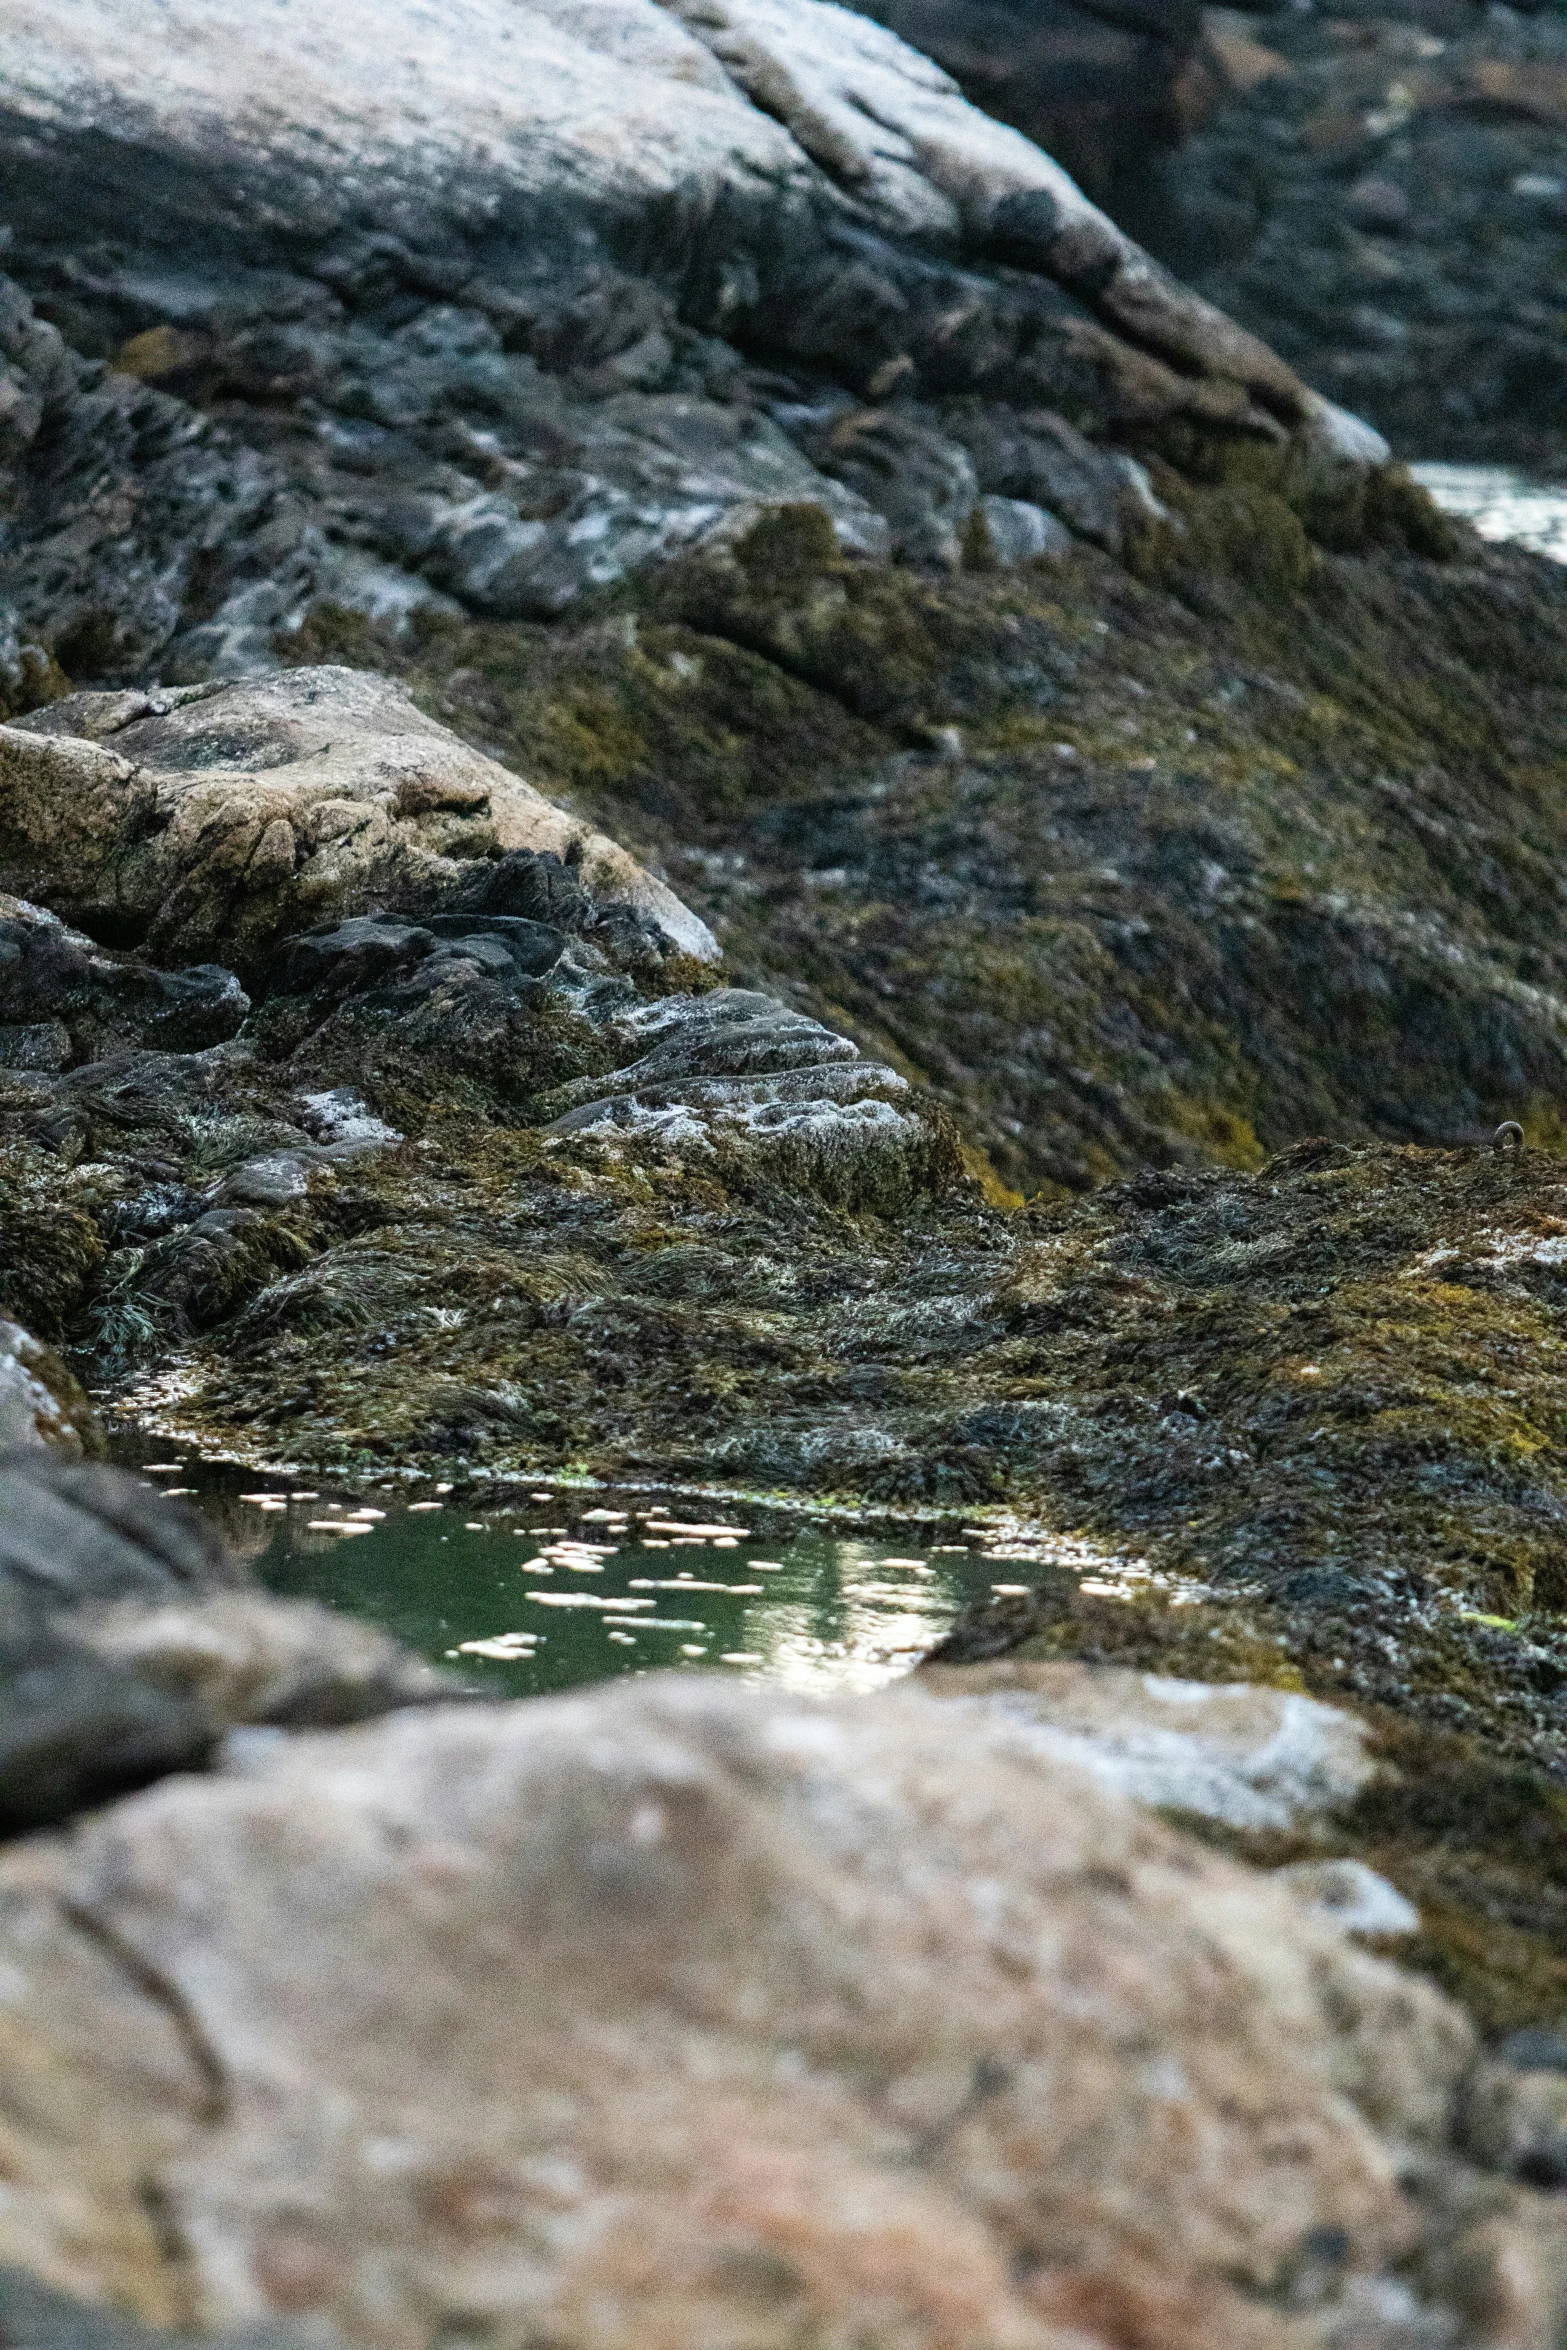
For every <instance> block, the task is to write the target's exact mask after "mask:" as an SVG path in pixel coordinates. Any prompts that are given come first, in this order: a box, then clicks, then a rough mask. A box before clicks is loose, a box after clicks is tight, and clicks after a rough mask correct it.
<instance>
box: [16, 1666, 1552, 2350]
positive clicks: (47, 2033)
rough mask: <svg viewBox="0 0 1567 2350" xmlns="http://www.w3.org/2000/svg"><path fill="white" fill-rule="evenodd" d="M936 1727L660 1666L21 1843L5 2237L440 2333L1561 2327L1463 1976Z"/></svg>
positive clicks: (149, 2274)
mask: <svg viewBox="0 0 1567 2350" xmlns="http://www.w3.org/2000/svg"><path fill="white" fill-rule="evenodd" d="M955 1726H956V1725H955V1718H954V1708H953V1706H952V1704H951V1703H950V1702H944V1703H939V1704H938V1703H937V1702H936V1701H934V1700H932V1699H931V1698H929V1697H926V1696H923V1695H921V1694H920V1693H919V1692H917V1691H909V1690H905V1691H901V1692H898V1693H896V1694H891V1695H888V1696H885V1697H881V1698H877V1699H875V1700H871V1701H865V1700H860V1701H851V1702H846V1703H842V1704H838V1705H828V1706H811V1705H807V1704H804V1703H802V1702H799V1701H796V1700H791V1699H788V1698H784V1697H776V1696H775V1697H767V1698H761V1697H758V1696H755V1695H748V1694H743V1693H739V1692H736V1691H734V1690H732V1689H723V1688H720V1687H718V1686H716V1685H714V1684H712V1683H708V1684H706V1685H697V1684H695V1683H691V1682H685V1683H682V1682H679V1681H677V1680H675V1679H673V1678H670V1679H662V1680H657V1679H656V1680H653V1681H651V1682H646V1683H643V1684H642V1685H640V1686H638V1687H634V1688H633V1687H630V1686H622V1687H620V1688H618V1689H615V1690H611V1691H601V1692H596V1693H593V1694H591V1695H585V1696H582V1697H573V1698H558V1699H552V1700H548V1701H541V1702H539V1703H535V1704H531V1705H526V1706H513V1707H503V1708H488V1707H487V1708H482V1709H473V1710H471V1711H466V1712H464V1713H462V1714H457V1715H454V1714H451V1713H439V1712H438V1713H433V1714H432V1713H421V1714H403V1715H400V1716H398V1717H396V1718H395V1719H393V1720H391V1721H389V1722H387V1723H385V1724H382V1725H379V1726H377V1727H375V1728H372V1729H367V1730H363V1731H356V1732H350V1733H347V1734H344V1735H341V1736H338V1737H334V1738H333V1739H331V1740H330V1741H322V1740H316V1739H305V1740H301V1741H295V1742H292V1743H290V1744H289V1745H288V1746H287V1747H285V1748H282V1749H279V1750H277V1751H275V1752H274V1751H268V1752H267V1753H266V1754H265V1755H264V1756H257V1757H255V1758H254V1759H252V1760H251V1761H250V1762H249V1763H248V1764H247V1765H246V1767H244V1768H240V1769H232V1770H230V1771H228V1772H226V1773H222V1774H220V1775H218V1776H217V1777H215V1778H208V1779H202V1780H181V1781H174V1782H170V1783H169V1784H167V1785H165V1786H164V1787H162V1788H161V1789H158V1790H155V1791H152V1792H150V1793H148V1794H146V1795H143V1796H139V1797H136V1798H133V1799H131V1800H129V1801H127V1802H125V1803H123V1804H121V1805H120V1806H119V1807H118V1808H116V1809H115V1810H114V1811H112V1812H110V1813H108V1814H106V1815H105V1816H104V1817H103V1818H102V1819H100V1820H98V1821H96V1822H94V1823H91V1824H89V1825H88V1826H86V1827H85V1828H83V1829H82V1830H80V1831H79V1832H78V1833H76V1834H75V1835H73V1836H71V1837H69V1838H65V1839H56V1840H39V1841H35V1842H34V1843H32V1844H30V1845H28V1846H26V1847H23V1848H18V1849H17V1850H16V1851H14V1852H13V1853H12V1854H10V1855H9V1856H8V1857H7V1858H6V1859H5V1860H4V1862H3V1863H0V1953H3V1956H4V1960H5V1963H6V1966H7V1968H8V1970H9V1972H8V1976H7V1980H8V1982H9V1983H10V1984H11V1985H12V1988H11V1990H10V1992H9V1995H8V2009H7V2019H8V2020H7V2033H6V2037H5V2040H4V2042H3V2044H0V2084H3V2086H4V2090H5V2098H4V2109H5V2112H6V2116H7V2119H6V2123H5V2131H4V2153H5V2160H6V2167H7V2176H8V2184H9V2190H10V2191H9V2194H8V2197H7V2200H6V2203H5V2205H4V2207H3V2208H0V2251H3V2252H4V2253H6V2254H7V2255H8V2256H16V2255H22V2256H24V2257H25V2258H26V2260H27V2261H28V2262H29V2263H30V2264H31V2265H32V2266H33V2267H34V2268H35V2269H36V2270H37V2271H38V2272H39V2273H40V2274H41V2275H42V2276H43V2277H44V2278H45V2279H46V2280H47V2281H48V2282H50V2283H51V2284H54V2285H56V2286H59V2287H62V2288H65V2289H67V2290H71V2291H75V2292H78V2293H82V2294H85V2295H86V2296H88V2297H90V2298H93V2299H96V2300H111V2299H112V2300H116V2301H118V2302H119V2303H120V2304H121V2305H122V2306H125V2307H128V2308H131V2309H133V2310H135V2311H136V2312H138V2313H139V2314H140V2315H141V2316H143V2317H145V2318H148V2319H154V2320H162V2321H165V2322H167V2321H169V2320H178V2322H180V2323H182V2324H184V2325H187V2326H195V2327H199V2328H204V2329H213V2328H218V2327H223V2326H232V2325H235V2324H238V2323H245V2322H255V2321H259V2320H262V2319H265V2318H267V2317H268V2316H270V2315H273V2314H285V2315H287V2316H289V2317H291V2318H294V2319H296V2320H301V2319H304V2318H307V2317H308V2318H309V2319H311V2320H312V2321H314V2322H316V2323H318V2324H319V2323H321V2322H323V2321H324V2322H327V2323H329V2324H331V2325H333V2326H336V2327H337V2328H339V2329H340V2330H341V2331H342V2332H343V2333H345V2334H347V2335H348V2336H350V2337H351V2338H355V2339H360V2340H365V2341H374V2342H376V2343H381V2344H386V2345H389V2346H395V2345H401V2344H407V2345H409V2350H413V2346H414V2345H423V2344H425V2343H426V2342H427V2341H428V2340H429V2339H430V2338H431V2337H432V2334H435V2335H442V2334H444V2333H447V2332H449V2331H450V2330H452V2329H454V2328H461V2330H462V2331H463V2332H464V2333H465V2334H470V2335H471V2334H473V2333H476V2332H477V2333H479V2334H482V2336H483V2337H484V2338H485V2339H486V2340H490V2341H494V2342H499V2343H511V2344H519V2345H520V2344H521V2343H523V2342H525V2341H537V2340H540V2339H541V2338H544V2337H547V2338H548V2339H549V2340H551V2341H552V2342H557V2343H560V2344H562V2345H570V2346H571V2350H577V2346H578V2345H582V2346H583V2350H587V2346H589V2345H591V2346H592V2350H616V2346H617V2345H620V2344H625V2345H626V2346H627V2350H631V2346H632V2345H636V2346H637V2350H687V2346H688V2345H690V2344H691V2343H693V2342H695V2341H699V2340H709V2339H714V2340H716V2339H722V2340H724V2341H726V2342H730V2341H733V2342H740V2341H743V2342H744V2343H746V2344H747V2345H748V2346H751V2345H754V2346H755V2350H765V2346H766V2345H770V2344H775V2343H776V2344H778V2345H779V2346H780V2350H782V2346H783V2345H786V2344H793V2343H797V2342H798V2341H799V2340H801V2338H802V2337H803V2336H804V2335H807V2334H809V2335H810V2336H811V2337H812V2338H816V2339H824V2340H829V2341H839V2340H842V2341H851V2340H852V2341H864V2342H868V2341H872V2340H874V2341H877V2342H880V2341H883V2340H896V2341H898V2342H899V2343H901V2344H907V2345H912V2346H916V2350H926V2346H928V2350H938V2346H939V2345H946V2344H951V2343H956V2342H959V2341H961V2342H962V2343H964V2344H965V2345H972V2346H974V2350H990V2346H992V2345H993V2346H994V2350H1003V2346H1004V2350H1110V2346H1111V2345H1122V2344H1125V2343H1127V2342H1128V2341H1132V2340H1135V2341H1137V2342H1138V2343H1140V2344H1142V2345H1145V2346H1146V2350H1199V2346H1200V2350H1232V2346H1233V2350H1273V2346H1277V2350H1285V2346H1286V2345H1306V2344H1311V2345H1316V2344H1327V2343H1329V2342H1334V2343H1339V2344H1343V2343H1346V2342H1348V2341H1351V2340H1353V2341H1354V2342H1355V2343H1356V2344H1357V2345H1365V2346H1366V2350H1372V2346H1373V2345H1375V2346H1384V2345H1385V2346H1386V2350H1393V2345H1394V2344H1398V2345H1399V2346H1400V2350H1407V2346H1408V2345H1410V2344H1413V2343H1421V2344H1425V2343H1430V2344H1433V2345H1434V2344H1436V2343H1438V2342H1462V2343H1466V2344H1468V2343H1474V2344H1478V2343H1480V2342H1482V2341H1483V2342H1485V2343H1488V2344H1501V2343H1503V2342H1505V2343H1507V2344H1508V2345H1510V2346H1513V2350H1548V2345H1549V2344H1550V2343H1552V2342H1553V2341H1554V2340H1555V2338H1556V2335H1555V2328H1556V2326H1557V2324H1558V2323H1559V2317H1560V2309H1561V2298H1560V2296H1561V2278H1560V2275H1559V2273H1558V2272H1559V2269H1560V2265H1561V2244H1560V2237H1559V2231H1558V2230H1556V2229H1555V2228H1554V2225H1553V2224H1552V2221H1551V2219H1550V2216H1549V2214H1550V2211H1551V2208H1552V2207H1550V2206H1549V2205H1547V2204H1545V2203H1543V2202H1540V2201H1537V2200H1536V2199H1535V2198H1532V2197H1531V2196H1530V2195H1529V2194H1528V2192H1527V2191H1526V2190H1523V2189H1520V2188H1517V2187H1510V2186H1507V2185H1505V2184H1503V2183H1502V2182H1501V2181H1500V2180H1495V2179H1490V2180H1488V2179H1486V2178H1484V2177H1483V2176H1482V2175H1481V2174H1480V2173H1478V2172H1477V2171H1476V2170H1475V2169H1473V2168H1472V2167H1470V2166H1469V2165H1468V2163H1467V2162H1466V2161H1465V2159H1464V2158H1463V2157H1462V2156H1461V2155H1460V2154H1459V2152H1458V2151H1457V2148H1456V2144H1455V2139H1454V2130H1455V2126H1456V2120H1455V2117H1456V2114H1457V2108H1458V2100H1459V2096H1460V2092H1461V2090H1462V2087H1463V2084H1464V2082H1465V2080H1466V2079H1467V2077H1468V2076H1469V2074H1470V2072H1471V2070H1472V2068H1473V2065H1474V2048H1473V2043H1472V2040H1471V2037H1470V2034H1469V2030H1468V2027H1467V2026H1466V2025H1465V2024H1464V2022H1463V2021H1462V2019H1461V2018H1460V2016H1459V2015H1458V2014H1457V2012H1456V2011H1455V2010H1454V2009H1452V2008H1450V2007H1449V2006H1447V2005H1446V2004H1445V2003H1444V2002H1443V2001H1442V2000H1441V1999H1440V1998H1439V1997H1438V1996H1437V1995H1436V1994H1435V1993H1434V1992H1432V1991H1431V1990H1429V1989H1428V1988H1427V1987H1425V1986H1424V1985H1422V1984H1420V1983H1419V1982H1417V1981H1415V1980H1413V1979H1412V1978H1410V1977H1407V1976H1405V1975H1403V1974H1401V1973H1399V1972H1398V1971H1397V1970H1395V1969H1393V1968H1390V1967H1389V1966H1387V1965H1386V1964H1385V1963H1383V1962H1381V1961H1379V1960H1375V1959H1372V1958H1369V1957H1366V1956H1364V1955H1362V1954H1360V1953H1358V1952H1356V1951H1355V1950H1354V1949H1353V1948H1352V1947H1351V1946H1350V1945H1349V1944H1348V1943H1347V1942H1346V1940H1345V1939H1344V1937H1343V1936H1342V1934H1340V1933H1337V1932H1335V1931H1334V1930H1333V1928H1332V1927H1331V1926H1329V1925H1327V1924H1318V1923H1317V1922H1315V1921H1314V1919H1313V1918H1312V1916H1311V1915H1310V1914H1309V1913H1308V1912H1307V1911H1306V1910H1305V1909H1304V1908H1303V1907H1302V1906H1301V1905H1300V1904H1299V1903H1298V1902H1297V1901H1295V1900H1294V1899H1292V1898H1291V1897H1290V1896H1289V1895H1288V1894H1287V1893H1286V1892H1284V1891H1281V1890H1279V1889H1278V1888H1275V1887H1273V1886H1271V1885H1269V1884H1268V1883H1267V1882H1266V1881H1265V1880H1263V1879H1259V1878H1257V1877H1256V1876H1254V1875H1251V1874H1249V1873H1248V1872H1246V1871H1244V1870H1241V1869H1238V1868H1236V1867H1235V1866H1234V1865H1233V1864H1232V1863H1230V1862H1228V1861H1224V1860H1221V1859H1218V1858H1216V1857H1212V1856H1209V1855H1207V1854H1204V1853H1203V1852H1201V1851H1200V1850H1199V1849H1198V1848H1196V1847H1195V1846H1193V1845H1191V1844H1189V1843H1185V1842H1183V1841H1182V1840H1181V1839H1180V1838H1178V1837H1177V1836H1175V1835H1173V1834H1172V1833H1171V1832H1170V1831H1169V1830H1167V1829H1165V1828H1163V1827H1161V1826H1159V1825H1158V1824H1156V1823H1155V1822H1154V1821H1152V1820H1151V1819H1150V1818H1149V1817H1148V1815H1146V1814H1145V1813H1143V1812H1140V1811H1139V1810H1137V1809H1136V1808H1135V1807H1133V1806H1132V1805H1130V1804H1129V1803H1127V1802H1126V1801H1125V1799H1124V1798H1121V1797H1119V1796H1116V1795H1115V1794H1113V1793H1111V1792H1109V1791H1107V1790H1104V1789H1101V1788H1099V1787H1096V1786H1095V1784H1094V1782H1093V1780H1092V1779H1091V1778H1090V1777H1088V1776H1087V1775H1085V1774H1083V1773H1081V1772H1080V1771H1078V1770H1075V1769H1073V1768H1072V1767H1070V1766H1069V1765H1065V1764H1062V1763H1060V1762H1056V1761H1052V1760H1049V1759H1047V1758H1045V1757H1044V1756H1042V1755H1041V1754H1040V1753H1039V1752H1037V1751H1036V1750H1031V1749H1030V1748H1029V1746H1028V1744H1027V1742H1026V1741H1023V1740H1020V1739H1019V1738H1018V1737H1016V1736H1015V1735H1013V1734H1011V1733H1009V1732H1008V1730H1007V1729H1006V1727H1005V1725H1003V1724H999V1723H997V1722H996V1721H995V1720H994V1718H993V1717H987V1716H986V1715H985V1714H984V1712H983V1711H982V1710H975V1711H973V1712H972V1713H971V1714H970V1717H969V1718H968V1720H967V1721H965V1722H964V1724H963V1731H962V1735H961V1737H960V1738H958V1739H956V1740H955V1737H954V1730H955ZM307 1920H308V1931H301V1927H302V1925H303V1923H304V1921H307ZM24 2082H25V2083H26V2084H27V2089H26V2097H25V2102H19V2097H20V2092H21V2088H22V2084H23V2083H24ZM153 2211H155V2212H156V2219H155V2220H154V2219H153V2218H152V2217H151V2216H150V2214H151V2213H152V2212H153Z"/></svg>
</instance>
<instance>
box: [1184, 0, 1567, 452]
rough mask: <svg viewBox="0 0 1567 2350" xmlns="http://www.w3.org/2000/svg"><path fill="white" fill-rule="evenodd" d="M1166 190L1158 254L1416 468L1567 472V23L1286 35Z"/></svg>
mask: <svg viewBox="0 0 1567 2350" xmlns="http://www.w3.org/2000/svg"><path fill="white" fill-rule="evenodd" d="M1265 38H1266V41H1267V43H1268V46H1269V47H1270V49H1272V50H1273V51H1274V52H1275V65H1276V69H1277V70H1275V71H1274V72H1272V73H1270V74H1266V75H1264V76H1262V77H1261V78H1259V79H1258V80H1257V82H1256V83H1255V85H1254V86H1253V88H1252V89H1251V91H1250V92H1249V93H1248V94H1246V95H1237V96H1235V97H1233V98H1232V99H1231V100H1230V101H1229V103H1228V104H1227V105H1226V107H1225V109H1224V111H1223V112H1222V113H1221V114H1220V115H1219V117H1218V118H1217V119H1216V120H1215V121H1214V122H1213V123H1212V124H1211V125H1210V126H1209V127H1208V128H1207V129H1206V130H1204V131H1203V132H1202V133H1200V134H1199V135H1198V137H1197V138H1195V139H1194V140H1193V142H1192V143H1191V144H1190V146H1189V147H1188V148H1187V149H1186V150H1185V151H1184V152H1183V153H1182V155H1181V156H1180V157H1179V158H1178V159H1177V160H1176V161H1175V162H1174V164H1173V165H1172V166H1171V167H1170V168H1169V169H1168V171H1167V173H1166V185H1165V188H1164V191H1163V203H1162V206H1161V207H1160V210H1161V214H1162V221H1161V226H1160V227H1159V228H1158V229H1157V230H1155V229H1153V228H1152V226H1151V224H1150V231H1149V233H1153V234H1155V235H1157V236H1158V238H1159V247H1158V249H1159V251H1160V253H1161V255H1162V257H1163V258H1164V259H1165V260H1166V261H1167V262H1169V263H1170V264H1171V265H1172V266H1174V267H1176V268H1178V269H1183V270H1186V271H1187V272H1189V273H1190V274H1191V275H1192V276H1193V278H1194V281H1195V282H1196V283H1197V284H1198V285H1199V286H1200V287H1201V289H1202V291H1203V292H1204V293H1206V294H1207V295H1208V296H1209V298H1210V300H1212V301H1215V302H1218V303H1220V304H1222V306H1223V307H1224V308H1225V310H1226V311H1228V312H1229V313H1230V315H1231V316H1233V317H1235V318H1239V319H1243V320H1244V321H1245V323H1246V324H1247V325H1248V326H1250V327H1251V328H1252V329H1253V330H1254V332H1256V333H1258V334H1261V335H1265V336H1266V337H1267V338H1268V340H1269V342H1270V343H1271V344H1272V345H1273V346H1274V347H1275V348H1276V349H1277V350H1279V351H1281V352H1283V353H1284V355H1285V356H1286V357H1287V358H1289V359H1291V360H1292V361H1293V362H1294V364H1295V365H1296V366H1297V367H1298V368H1299V369H1300V370H1301V372H1302V373H1303V374H1304V375H1305V376H1306V377H1307V378H1308V379H1309V380H1310V381H1311V382H1312V383H1314V384H1316V385H1317V387H1318V388H1319V389H1320V390H1322V391H1324V392H1326V393H1328V394H1329V395H1330V396H1331V397H1332V398H1334V399H1335V400H1344V401H1347V402H1348V403H1349V404H1350V405H1351V406H1353V407H1354V408H1355V409H1356V410H1357V411H1358V412H1359V413H1361V414H1363V415H1366V416H1369V417H1371V418H1373V419H1374V420H1375V422H1376V423H1377V424H1379V425H1380V426H1381V428H1382V429H1383V431H1384V432H1386V433H1389V434H1391V435H1392V436H1393V438H1394V440H1395V441H1396V442H1397V443H1398V445H1399V446H1400V447H1401V449H1402V450H1403V453H1404V454H1405V455H1406V456H1409V457H1433V458H1435V457H1453V458H1471V459H1473V458H1480V459H1488V460H1491V461H1493V462H1494V461H1497V460H1500V461H1503V462H1510V463H1513V464H1519V465H1524V466H1529V467H1532V468H1534V469H1536V470H1538V471H1540V472H1542V473H1544V474H1546V475H1547V476H1548V477H1549V478H1552V479H1559V478H1560V477H1561V475H1562V473H1563V470H1564V469H1567V432H1564V429H1563V422H1562V419H1563V415H1564V413H1567V360H1564V357H1563V351H1564V344H1563V333H1562V329H1563V323H1564V311H1563V298H1562V278H1561V248H1562V236H1563V228H1564V220H1567V23H1564V21H1563V18H1562V15H1561V11H1560V10H1559V9H1557V8H1550V7H1546V8H1540V9H1538V10H1535V11H1532V12H1529V13H1528V14H1525V13H1523V12H1520V11H1517V10H1514V9H1512V8H1508V9H1499V8H1484V9H1482V8H1479V7H1476V6H1474V5H1472V4H1471V0H1372V4H1369V5H1368V4H1366V0H1353V4H1350V5H1335V7H1334V8H1333V9H1332V10H1323V11H1322V12H1320V13H1314V12H1310V11H1307V12H1305V13H1291V14H1288V15H1285V16H1281V17H1279V18H1277V19H1275V20H1273V21H1272V22H1271V23H1270V24H1269V25H1268V26H1267V28H1266V32H1265Z"/></svg>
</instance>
